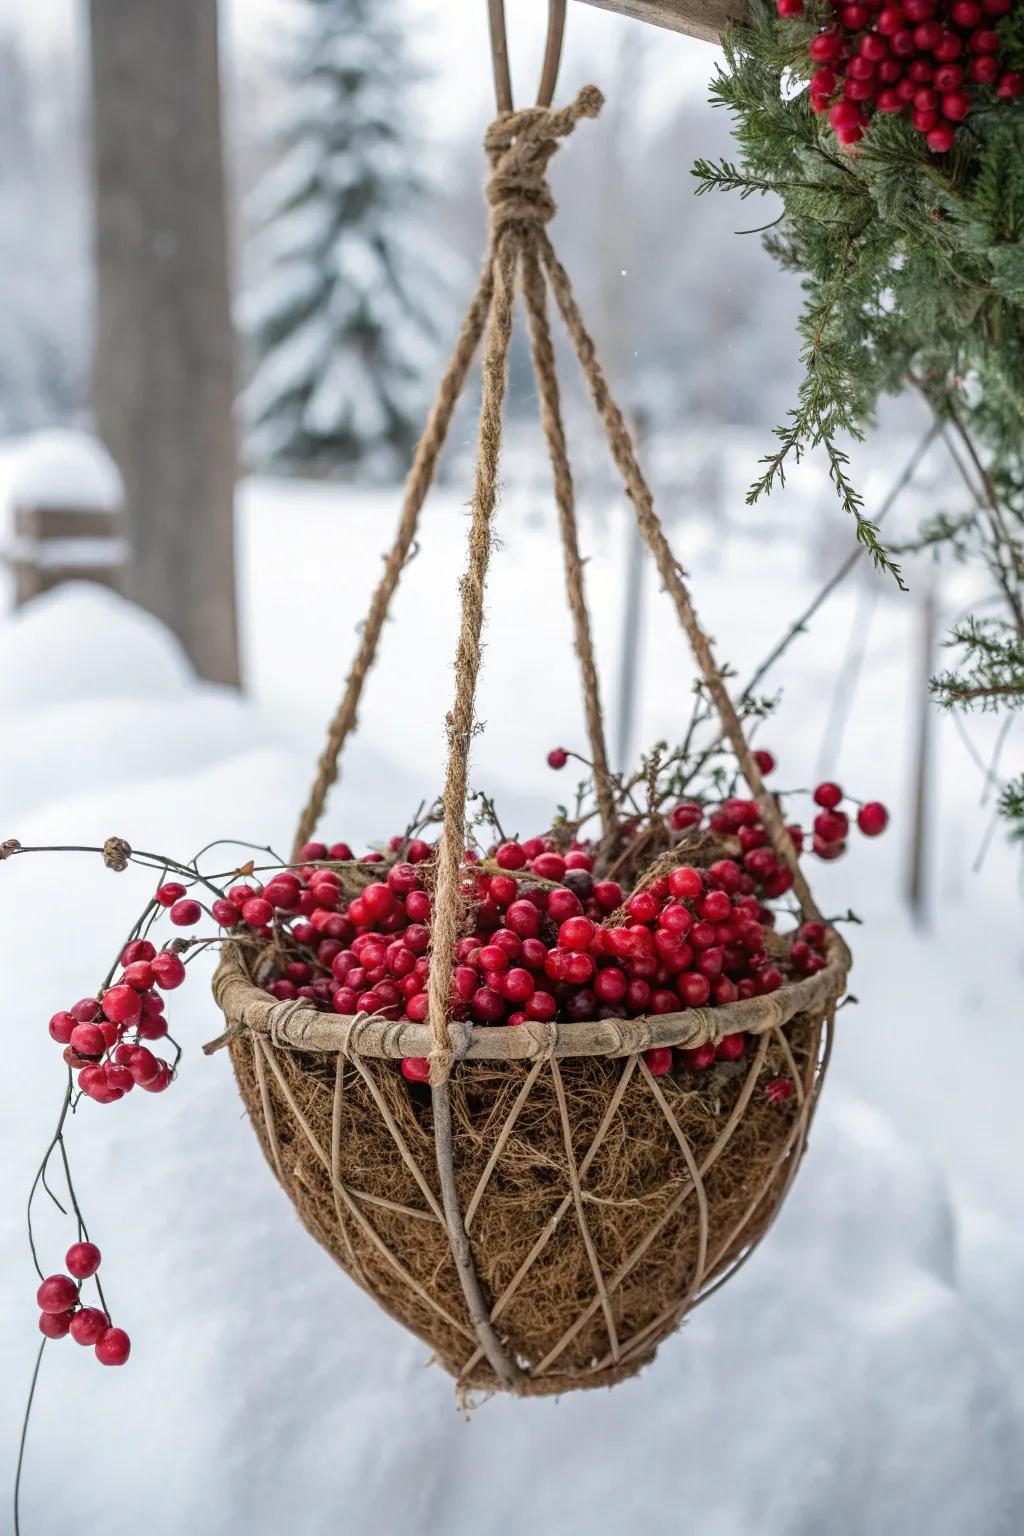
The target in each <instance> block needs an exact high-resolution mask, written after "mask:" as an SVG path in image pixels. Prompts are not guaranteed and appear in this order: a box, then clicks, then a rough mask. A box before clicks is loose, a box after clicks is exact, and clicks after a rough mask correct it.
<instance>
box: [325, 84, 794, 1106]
mask: <svg viewBox="0 0 1024 1536" xmlns="http://www.w3.org/2000/svg"><path fill="white" fill-rule="evenodd" d="M602 104H603V97H602V96H601V93H600V91H598V89H597V88H596V87H595V86H585V87H584V89H583V90H582V91H580V93H579V95H578V96H577V98H576V100H575V101H574V102H572V103H571V104H570V105H569V106H567V107H563V108H560V109H558V110H555V111H552V110H549V109H547V108H544V107H528V108H525V109H523V110H522V111H519V112H508V113H503V114H502V115H501V116H500V117H498V118H497V119H496V121H495V122H494V123H492V124H491V126H490V127H489V128H488V130H487V133H486V135H485V139H484V145H485V149H486V151H487V155H488V159H489V161H490V166H491V174H490V177H489V180H488V182H487V187H486V196H487V202H488V204H489V206H490V210H491V227H490V238H489V244H488V250H487V256H486V259H485V262H484V270H483V274H482V276H481V279H480V283H479V286H478V288H477V291H476V294H475V295H474V298H473V301H472V303H471V304H470V308H469V311H468V313H467V316H466V319H465V321H464V323H463V327H462V331H461V334H460V336H459V340H458V343H457V345H456V348H455V351H454V353H453V356H452V360H451V362H450V364H449V367H448V369H447V371H446V373H445V376H444V378H443V379H442V382H441V387H440V390H439V392H438V397H437V400H436V401H435V404H434V407H433V410H432V411H431V415H430V419H429V421H428V424H427V428H426V431H425V433H424V436H423V438H422V439H421V442H420V445H419V447H418V449H417V452H416V456H415V459H414V463H413V468H412V472H411V474H410V477H409V482H408V485H407V488H406V494H405V500H404V505H403V511H402V517H401V520H400V523H399V529H398V534H397V536H396V539H395V542H394V545H393V546H392V549H391V551H390V553H389V555H388V557H387V560H386V563H385V571H384V575H383V576H382V578H381V581H380V583H379V585H378V587H377V590H376V591H375V593H374V596H373V600H372V602H371V606H370V612H369V614H368V616H367V620H366V623H365V625H364V628H363V633H362V638H361V643H360V646H359V651H358V654H357V657H356V661H355V663H354V665H353V668H352V671H351V673H350V675H349V678H348V682H347V685H346V689H345V695H344V697H343V699H342V702H341V705H340V706H339V709H338V711H337V713H336V715H335V716H334V718H333V720H332V722H331V725H330V728H329V731H328V739H327V743H326V746H325V748H324V752H323V754H322V756H321V759H320V762H319V765H318V773H317V777H316V780H315V782H314V785H313V789H312V791H311V794H310V799H309V802H308V804H307V806H306V808H305V810H304V812H303V815H302V818H301V819H300V823H299V829H298V832H297V834H296V844H295V847H296V855H297V853H298V850H299V848H300V847H301V845H302V844H303V843H304V842H305V841H307V840H308V838H309V836H310V835H311V833H312V831H313V830H314V828H315V825H316V822H317V820H318V817H319V815H320V812H321V810H322V808H323V805H324V802H325V800H326V796H327V792H328V789H329V788H330V785H331V784H332V783H333V782H334V780H335V779H336V777H337V772H338V769H337V760H338V755H339V754H340V751H341V749H342V747H343V745H344V743H345V741H346V739H347V737H348V736H349V735H350V734H351V732H352V730H353V729H354V728H355V724H356V718H357V710H358V704H359V699H360V696H361V693H362V689H363V686H364V683H365V679H366V676H367V673H368V672H369V670H370V668H371V667H372V665H373V661H374V659H375V656H376V652H377V648H378V645H379V642H380V637H381V633H382V631H383V627H384V623H385V621H386V618H387V613H388V609H389V606H390V603H391V599H392V597H393V595H394V592H395V590H396V588H397V586H398V582H399V580H400V577H401V573H402V570H403V569H404V566H405V564H406V561H407V559H408V555H409V551H410V549H411V547H412V542H413V539H414V537H415V532H416V528H417V525H418V518H419V513H420V510H421V508H422V505H423V502H424V500H425V497H426V493H427V490H428V489H429V486H430V484H431V482H432V480H433V476H434V471H435V469H436V464H437V458H438V455H439V453H440V450H441V448H442V446H443V443H444V439H445V435H446V433H447V431H448V428H449V426H450V423H451V418H452V415H453V413H454V409H455V405H456V403H457V400H458V398H459V395H460V393H461V391H462V389H463V388H464V386H465V383H466V378H467V376H468V372H469V367H470V364H471V362H472V359H473V356H474V355H475V353H476V350H477V348H478V346H479V345H480V342H481V339H482V338H483V337H484V336H485V335H486V340H485V342H484V356H483V362H482V382H483V388H482V398H481V407H480V418H479V440H478V454H477V466H476V475H475V482H474V490H473V499H472V514H471V521H470V529H469V543H468V557H467V564H466V569H465V573H464V575H463V577H462V580H461V583H460V600H461V607H460V623H459V635H458V643H457V649H456V658H455V698H454V702H453V705H452V708H451V711H450V713H449V715H448V717H447V722H446V724H447V737H448V758H447V763H446V768H445V780H444V789H443V793H442V801H441V803H442V810H443V820H442V827H441V837H440V841H439V843H438V847H437V852H436V864H435V871H436V884H435V893H434V910H433V915H432V935H431V966H430V978H429V982H428V1003H429V1008H428V1018H429V1022H430V1027H431V1038H432V1041H433V1047H432V1050H431V1055H430V1060H431V1083H432V1084H433V1085H434V1087H435V1088H436V1087H438V1086H439V1085H441V1084H443V1083H445V1082H446V1081H447V1078H448V1076H449V1073H450V1071H451V1067H452V1063H453V1061H454V1060H455V1059H457V1057H458V1056H459V1055H461V1054H463V1053H464V1051H465V1045H466V1041H465V1037H466V1031H462V1030H460V1031H454V1030H453V1029H452V1027H451V1024H450V1022H449V1020H448V1011H449V1002H450V990H451V980H452V973H453V970H454V963H455V948H456V945H457V943H458V940H459V938H460V936H461V930H462V924H463V915H464V907H465V895H464V890H463V874H462V859H463V853H464V849H465V836H466V828H465V819H466V796H467V790H468V775H469V755H470V749H471V745H472V738H473V734H474V730H475V702H476V690H477V683H478V679H479V674H480V660H481V636H482V633H483V622H484V593H485V587H486V579H487V570H488V566H489V564H490V558H491V551H492V525H493V518H494V510H495V505H496V502H497V494H498V474H499V461H500V453H501V441H502V410H503V405H504V399H505V391H506V385H507V373H508V353H509V345H510V341H511V335H512V322H513V310H514V302H515V294H516V291H517V289H521V291H522V294H523V299H524V304H525V308H526V313H527V318H528V322H529V328H530V338H531V347H532V354H533V363H534V372H535V375H536V379H537V388H538V395H539V399H540V408H541V421H542V425H543V429H544V434H545V438H546V441H547V446H548V452H549V457H550V459H551V465H552V475H553V482H554V492H555V502H556V506H557V509H558V515H559V529H560V534H561V538H562V545H563V551H564V559H565V577H566V592H567V597H568V604H569V609H570V612H571V614H572V619H573V628H574V638H575V647H576V651H577V655H578V659H579V664H580V675H581V682H582V690H583V698H584V708H585V715H586V722H587V731H588V735H589V738H590V744H591V753H592V760H593V763H594V773H595V788H596V794H597V798H598V808H599V811H600V814H601V818H602V823H603V824H604V826H605V827H606V828H607V827H610V826H611V825H612V824H613V820H614V797H613V793H612V783H611V778H610V774H609V771H608V755H607V748H606V745H605V731H604V719H603V712H602V709H601V701H600V689H599V683H598V676H597V666H596V661H595V658H594V648H593V639H592V634H591V628H590V618H589V613H588V610H587V604H586V597H585V593H584V582H583V561H582V558H581V555H580V550H579V540H578V531H577V524H576V513H575V497H574V491H573V482H572V472H571V469H570V466H569V461H568V453H567V450H566V444H565V433H564V427H563V424H562V414H561V402H560V395H559V387H558V380H557V374H556V370H555V358H554V347H553V344H552V340H551V330H550V324H549V321H548V314H547V290H548V288H550V290H551V293H552V295H553V297H554V300H555V303H556V305H557V307H558V310H559V312H560V314H561V317H562V321H563V323H564V325H565V328H566V331H567V332H568V335H569V338H570V340H571V342H572V344H573V347H574V349H575V352H576V355H577V358H578V360H579V364H580V367H581V369H582V372H583V375H584V378H585V380H586V383H587V386H588V388H589V391H590V395H591V399H592V401H593V404H594V407H595V409H596V411H597V414H598V416H599V417H600V420H601V423H602V425H603V427H604V432H605V437H606V439H607V441H608V446H609V449H610V451H611V455H612V459H613V461H614V463H615V465H616V467H617V469H618V471H619V474H620V476H621V477H622V481H623V484H624V487H625V489H626V493H627V495H628V496H629V498H630V500H631V502H632V503H633V507H634V510H635V513H636V517H637V521H638V523H639V526H640V529H641V532H642V534H643V537H644V540H645V542H646V544H647V546H648V548H649V549H650V550H651V553H652V555H653V557H654V560H655V563H656V565H657V567H658V571H659V574H660V576H661V579H662V583H663V585H664V586H665V588H666V590H667V591H668V593H669V596H670V597H671V599H672V602H673V605H674V607H675V610H676V614H677V617H678V619H679V621H680V624H681V625H682V628H683V630H684V631H685V633H686V635H687V637H688V639H689V642H690V646H691V649H692V651H693V654H694V657H695V659H696V661H697V665H698V667H699V668H700V671H701V673H702V675H703V678H704V681H705V684H706V687H707V689H708V693H709V695H710V697H711V699H712V701H713V702H714V704H715V707H716V709H717V711H718V714H719V716H720V718H721V721H722V726H723V729H724V732H725V734H726V736H727V737H728V739H729V742H730V744H731V746H732V748H733V750H734V752H735V753H736V757H737V761H738V763H739V765H740V768H741V770H742V772H743V775H744V777H745V779H746V780H747V783H748V784H749V786H750V789H751V791H752V793H753V794H754V796H755V798H756V799H757V801H758V804H759V805H760V808H761V811H762V815H763V818H764V824H765V828H766V830H767V832H768V836H769V839H770V841H771V844H772V846H773V848H774V850H775V853H776V855H777V856H778V857H779V858H780V859H781V860H782V861H783V862H784V863H785V865H786V866H787V867H788V868H789V869H790V870H791V872H792V875H793V885H794V893H795V895H796V897H797V899H798V901H799V903H800V906H801V909H802V911H803V913H804V916H805V917H814V918H820V915H821V914H820V912H819V910H818V908H817V906H816V904H815V902H814V899H813V897H812V895H811V892H810V890H809V888H808V885H807V882H806V880H805V878H804V876H803V874H802V872H801V870H800V868H799V865H798V862H797V857H796V850H795V848H794V847H793V843H792V840H791V839H790V837H789V834H788V832H787V831H786V828H785V825H784V823H783V821H782V817H781V815H780V813H779V810H778V807H777V805H776V803H775V800H774V798H773V797H772V796H771V795H770V794H769V793H768V792H767V791H766V789H765V786H764V782H763V780H762V777H761V774H760V771H759V770H758V767H757V764H756V762H755V761H754V758H753V755H752V753H751V751H750V749H749V747H748V745H747V742H746V738H745V736H744V732H743V726H742V722H741V720H740V718H739V715H738V713H737V711H736V709H735V707H734V705H733V703H732V700H731V698H730V696H729V692H728V689H727V688H726V686H725V683H724V680H723V678H722V674H721V671H720V669H719V667H718V665H717V663H716V661H715V657H714V652H713V650H712V646H711V642H710V639H709V638H708V636H707V634H706V632H705V631H704V629H703V628H702V626H701V624H700V621H699V619H698V618H697V614H696V611H695V609H694V606H693V602H692V599H691V598H690V595H689V591H688V589H687V585H686V581H685V577H684V573H683V571H682V568H681V567H680V565H679V563H678V561H677V560H676V558H675V556H674V555H673V553H672V551H671V548H670V546H669V544H668V541H667V539H666V537H665V533H664V530H663V528H662V525H661V521H660V519H659V517H658V515H657V513H656V512H655V510H654V500H653V496H652V494H651V491H650V487H649V486H648V484H647V482H646V480H645V478H644V475H643V472H642V470H641V469H640V466H639V464H638V462H637V458H636V454H635V451H634V448H633V443H632V439H631V436H630V433H629V429H628V427H627V426H626V423H625V420H624V418H623V415H622V412H621V410H620V409H619V407H618V405H617V404H616V402H615V400H614V399H613V397H612V395H611V392H610V390H609V388H608V384H607V381H606V379H605V376H604V372H603V370H602V368H601V365H600V362H599V360H598V358H597V354H596V350H595V347H594V343H593V340H592V338H591V337H590V334H589V332H588V331H587V328H586V325H585V323H584V321H583V317H582V315H581V313H580V310H579V307H578V305H577V303H576V299H575V295H574V293H573V290H572V284H571V282H570V279H569V276H568V274H567V272H566V271H565V268H564V267H563V266H562V264H561V263H560V262H559V260H558V258H557V256H556V254H555V251H554V248H553V246H552V244H551V241H550V240H549V238H548V235H547V231H546V225H547V224H548V222H549V221H550V219H551V218H552V217H553V215H554V212H555V203H554V199H553V198H552V195H551V191H550V188H549V186H548V183H547V169H548V165H549V163H550V161H551V158H552V156H553V155H554V154H555V152H556V151H557V149H558V147H559V141H560V140H561V139H562V138H565V137H566V136H567V135H568V134H570V133H572V131H573V129H574V128H575V126H576V124H577V123H578V122H579V121H580V120H581V119H582V118H588V117H596V116H597V114H598V113H599V112H600V110H601V106H602Z"/></svg>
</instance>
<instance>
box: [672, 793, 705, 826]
mask: <svg viewBox="0 0 1024 1536" xmlns="http://www.w3.org/2000/svg"><path fill="white" fill-rule="evenodd" d="M668 819H669V821H670V822H671V824H672V826H673V828H674V829H675V831H676V832H685V831H687V830H688V829H689V828H690V827H699V826H700V824H701V822H702V821H703V820H704V807H703V806H702V805H700V804H699V803H698V802H697V801H696V800H683V801H682V802H681V803H680V804H679V805H677V806H676V807H675V809H674V810H673V811H672V812H671V813H670V815H669V818H668Z"/></svg>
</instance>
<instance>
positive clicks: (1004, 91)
mask: <svg viewBox="0 0 1024 1536" xmlns="http://www.w3.org/2000/svg"><path fill="white" fill-rule="evenodd" d="M1022 93H1024V74H1022V73H1021V71H1020V70H1018V69H1009V70H1007V72H1006V74H1005V75H1003V77H1002V79H1001V80H1000V82H999V84H998V85H997V86H996V95H997V96H999V97H1001V98H1002V100H1003V101H1015V100H1016V98H1017V97H1018V96H1020V95H1021V94H1022Z"/></svg>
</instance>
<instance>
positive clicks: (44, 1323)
mask: <svg viewBox="0 0 1024 1536" xmlns="http://www.w3.org/2000/svg"><path fill="white" fill-rule="evenodd" d="M73 1316H74V1313H73V1312H40V1314H39V1332H40V1333H41V1334H42V1335H43V1337H44V1338H47V1339H64V1338H66V1337H67V1335H68V1332H69V1330H70V1328H71V1319H72V1317H73Z"/></svg>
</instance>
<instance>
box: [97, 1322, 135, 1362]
mask: <svg viewBox="0 0 1024 1536" xmlns="http://www.w3.org/2000/svg"><path fill="white" fill-rule="evenodd" d="M131 1348H132V1341H131V1339H129V1337H128V1335H127V1334H126V1333H125V1331H124V1329H123V1328H108V1329H107V1331H106V1333H104V1334H103V1336H102V1337H101V1338H100V1340H99V1341H98V1343H97V1345H96V1359H97V1360H98V1361H99V1362H100V1364H101V1365H124V1363H125V1361H126V1360H127V1359H128V1356H129V1354H130V1353H131Z"/></svg>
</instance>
